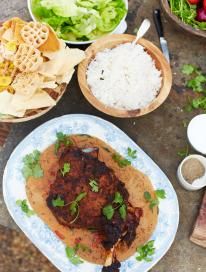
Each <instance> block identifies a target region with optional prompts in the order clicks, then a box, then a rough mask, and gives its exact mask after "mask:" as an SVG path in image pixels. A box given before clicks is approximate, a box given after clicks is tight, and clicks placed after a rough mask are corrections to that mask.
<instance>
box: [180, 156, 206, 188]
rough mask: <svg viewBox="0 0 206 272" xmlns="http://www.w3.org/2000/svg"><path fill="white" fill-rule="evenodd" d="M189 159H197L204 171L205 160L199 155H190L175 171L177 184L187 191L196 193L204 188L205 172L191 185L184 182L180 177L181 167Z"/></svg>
mask: <svg viewBox="0 0 206 272" xmlns="http://www.w3.org/2000/svg"><path fill="white" fill-rule="evenodd" d="M189 159H198V160H199V161H200V162H201V163H202V164H203V165H204V167H205V169H206V158H205V157H203V156H201V155H195V154H194V155H190V156H188V157H186V158H185V159H184V160H183V161H182V162H181V163H180V165H179V167H178V169H177V177H178V180H179V183H180V184H181V185H182V187H183V188H185V189H186V190H188V191H196V190H199V189H201V188H203V187H204V186H206V172H205V174H204V176H203V177H201V178H199V179H196V180H195V181H194V182H193V184H190V183H189V182H188V181H186V180H185V179H184V177H183V175H182V166H183V164H184V162H185V161H187V160H189Z"/></svg>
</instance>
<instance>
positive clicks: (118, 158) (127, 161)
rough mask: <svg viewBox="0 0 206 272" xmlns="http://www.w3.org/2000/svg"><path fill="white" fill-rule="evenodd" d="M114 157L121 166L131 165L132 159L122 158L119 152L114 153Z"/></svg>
mask: <svg viewBox="0 0 206 272" xmlns="http://www.w3.org/2000/svg"><path fill="white" fill-rule="evenodd" d="M112 159H113V160H114V161H115V162H116V163H117V164H118V165H119V167H121V168H123V167H125V166H128V165H131V161H129V160H127V159H124V158H122V157H121V156H120V155H119V154H116V153H115V154H113V155H112Z"/></svg>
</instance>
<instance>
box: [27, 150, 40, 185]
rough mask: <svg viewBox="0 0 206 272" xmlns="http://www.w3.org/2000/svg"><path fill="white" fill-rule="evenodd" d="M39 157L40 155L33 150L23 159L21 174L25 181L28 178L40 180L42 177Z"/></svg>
mask: <svg viewBox="0 0 206 272" xmlns="http://www.w3.org/2000/svg"><path fill="white" fill-rule="evenodd" d="M40 155H41V153H40V152H39V151H38V150H34V151H33V152H32V153H30V154H27V155H26V156H25V157H24V158H23V163H24V166H23V169H22V174H23V176H24V178H25V179H26V180H27V179H28V178H29V177H34V178H41V177H43V175H44V172H43V169H42V168H41V165H40V162H39V160H40Z"/></svg>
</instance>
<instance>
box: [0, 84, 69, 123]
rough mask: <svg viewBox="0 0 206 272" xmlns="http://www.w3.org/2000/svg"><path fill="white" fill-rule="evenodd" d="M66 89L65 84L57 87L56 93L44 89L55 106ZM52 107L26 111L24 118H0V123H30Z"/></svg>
mask: <svg viewBox="0 0 206 272" xmlns="http://www.w3.org/2000/svg"><path fill="white" fill-rule="evenodd" d="M66 89H67V84H66V83H62V84H60V85H59V86H57V87H56V91H55V90H54V89H49V88H47V89H44V90H45V91H46V92H47V93H48V94H49V95H50V96H51V97H52V98H53V99H54V100H55V101H56V104H57V103H58V102H59V100H60V99H61V97H62V96H63V94H64V93H65V91H66ZM55 106H56V105H54V106H51V107H46V108H40V109H35V110H27V111H26V113H25V116H24V117H14V116H11V117H0V122H2V123H21V122H26V121H30V120H32V119H36V118H38V117H40V116H42V115H44V114H45V113H47V112H48V111H50V110H51V109H52V108H53V107H55Z"/></svg>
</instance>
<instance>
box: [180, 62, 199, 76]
mask: <svg viewBox="0 0 206 272" xmlns="http://www.w3.org/2000/svg"><path fill="white" fill-rule="evenodd" d="M196 71H197V67H196V66H194V65H191V64H185V65H183V67H182V73H183V74H185V75H191V74H192V73H194V72H196Z"/></svg>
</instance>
